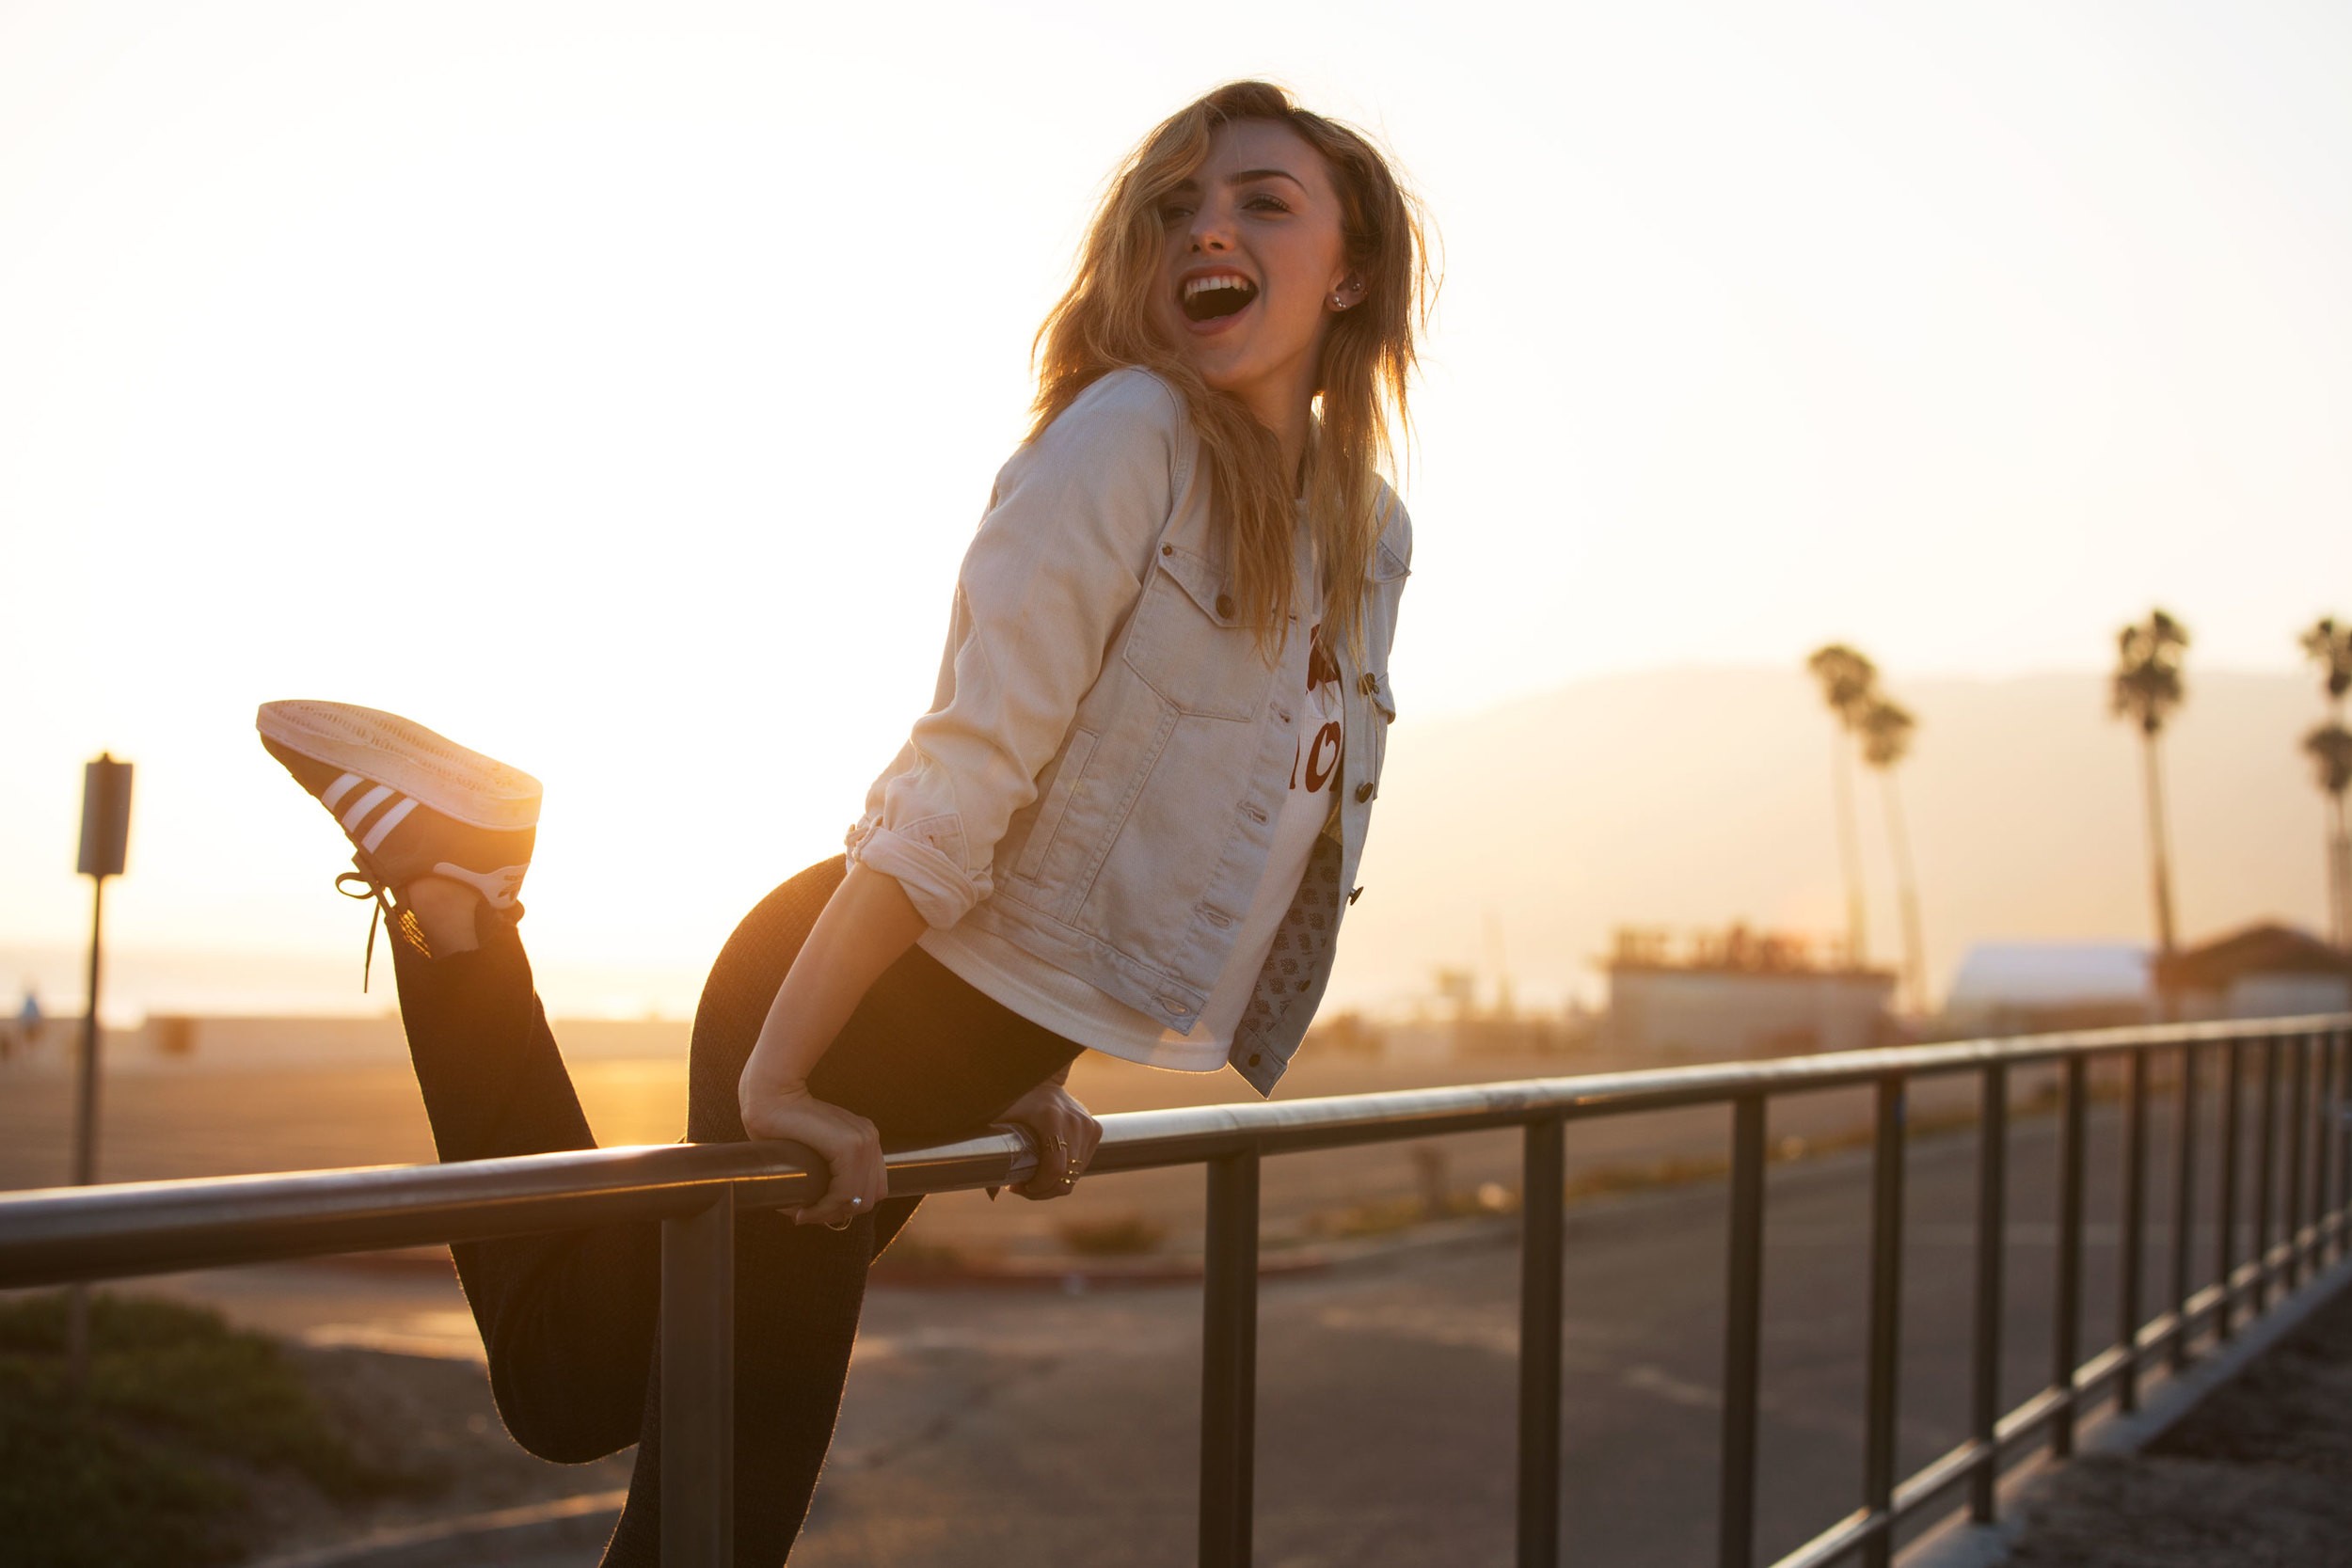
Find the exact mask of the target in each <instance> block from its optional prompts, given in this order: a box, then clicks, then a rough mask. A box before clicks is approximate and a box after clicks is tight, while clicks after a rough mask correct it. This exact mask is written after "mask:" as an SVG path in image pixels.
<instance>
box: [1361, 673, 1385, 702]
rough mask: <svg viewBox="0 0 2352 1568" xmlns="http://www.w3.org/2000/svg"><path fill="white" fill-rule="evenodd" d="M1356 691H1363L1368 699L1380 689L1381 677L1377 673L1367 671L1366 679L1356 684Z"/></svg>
mask: <svg viewBox="0 0 2352 1568" xmlns="http://www.w3.org/2000/svg"><path fill="white" fill-rule="evenodd" d="M1356 689H1357V690H1359V691H1361V692H1362V693H1363V694H1364V695H1365V696H1367V697H1369V696H1371V695H1372V694H1373V693H1374V692H1375V691H1377V690H1379V689H1380V677H1379V675H1378V674H1376V673H1374V672H1373V671H1370V670H1367V671H1365V672H1364V678H1363V679H1362V680H1359V681H1358V682H1357V683H1356Z"/></svg>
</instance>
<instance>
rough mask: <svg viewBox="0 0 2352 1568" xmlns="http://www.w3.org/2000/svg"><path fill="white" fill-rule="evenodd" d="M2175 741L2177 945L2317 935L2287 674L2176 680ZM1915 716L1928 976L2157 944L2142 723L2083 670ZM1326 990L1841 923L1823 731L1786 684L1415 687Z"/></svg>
mask: <svg viewBox="0 0 2352 1568" xmlns="http://www.w3.org/2000/svg"><path fill="white" fill-rule="evenodd" d="M2189 679H2190V694H2189V704H2188V706H2187V708H2186V709H2185V711H2184V712H2183V713H2182V714H2181V716H2180V717H2179V719H2178V720H2177V721H2176V722H2175V724H2174V725H2173V727H2172V729H2171V730H2170V731H2169V732H2168V735H2167V739H2166V767H2167V781H2166V782H2167V787H2168V789H2169V795H2170V806H2171V827H2172V845H2173V851H2174V863H2175V882H2174V888H2175V897H2176V902H2177V908H2178V910H2179V913H2180V919H2181V923H2182V929H2183V932H2184V935H2185V937H2186V938H2188V939H2191V940H2194V939H2196V938H2199V937H2201V936H2205V935H2209V934H2212V933H2214V932H2217V931H2219V930H2222V929H2224V928H2227V927H2233V926H2236V925H2239V924H2241V923H2243V922H2246V921H2250V920H2254V919H2258V918H2276V919H2284V920H2287V921H2290V922H2293V923H2295V924H2297V925H2301V926H2304V927H2310V928H2313V929H2319V928H2321V927H2322V923H2323V922H2324V918H2325V909H2326V903H2325V882H2324V870H2323V865H2322V860H2321V848H2320V846H2321V832H2322V828H2321V810H2320V797H2319V794H2318V792H2317V790H2316V789H2315V788H2314V787H2313V786H2312V783H2311V779H2310V774H2309V768H2308V765H2307V764H2306V762H2305V761H2304V759H2303V757H2302V754H2301V752H2300V751H2299V750H2298V742H2299V738H2300V736H2302V734H2303V733H2304V731H2305V730H2307V729H2308V728H2309V727H2310V726H2311V725H2312V723H2313V722H2314V721H2316V720H2317V718H2318V713H2317V708H2318V699H2317V696H2316V693H2315V692H2314V690H2313V689H2312V682H2310V681H2309V680H2307V679H2304V678H2301V677H2299V676H2290V675H2242V674H2230V673H2208V672H2203V671H2198V670H2195V669H2194V668H2192V670H2191V672H2190V676H2189ZM1890 689H1892V691H1893V694H1894V695H1895V696H1896V697H1897V698H1898V700H1899V701H1900V702H1902V703H1903V704H1904V705H1907V706H1909V707H1910V708H1911V710H1912V711H1913V712H1914V713H1915V714H1916V715H1917V717H1918V720H1919V730H1918V734H1917V737H1916V739H1917V744H1916V747H1915V752H1914V755H1913V756H1912V758H1911V760H1910V761H1909V762H1908V763H1906V764H1905V765H1904V767H1903V769H1902V774H1901V787H1902V789H1903V792H1904V805H1905V808H1906V810H1907V812H1908V814H1909V816H1910V819H1911V827H1912V833H1913V840H1914V844H1915V852H1916V855H1917V860H1918V866H1919V880H1920V894H1921V902H1922V911H1923V920H1924V924H1925V926H1926V929H1927V942H1928V949H1929V962H1930V972H1931V985H1932V987H1933V989H1934V991H1935V993H1936V994H1937V995H1938V996H1941V994H1942V992H1943V990H1944V988H1945V986H1946V985H1947V984H1948V982H1949V980H1950V976H1951V974H1952V972H1953V970H1954V969H1955V968H1956V967H1957V965H1958V963H1959V960H1960V957H1961V955H1962V953H1963V951H1964V950H1965V949H1966V948H1967V947H1968V945H1969V944H1970V943H1972V942H1979V941H1986V940H1992V939H1995V938H2011V939H2015V938H2028V939H2030V938H2040V937H2076V938H2124V939H2137V940H2147V939H2149V938H2150V936H2151V935H2152V931H2153V922H2152V916H2151V914H2150V912H2149V910H2150V905H2149V892H2148V873H2147V857H2146V852H2145V848H2144V846H2145V842H2146V839H2145V832H2146V830H2145V818H2144V816H2143V815H2142V811H2141V805H2140V774H2139V758H2138V751H2137V736H2136V735H2135V734H2134V732H2132V731H2131V730H2129V729H2128V728H2127V727H2126V726H2124V725H2122V724H2121V723H2118V722H2115V721H2111V720H2109V719H2108V718H2107V717H2106V682H2105V680H2104V678H2102V677H2099V676H2095V675H2089V674H2067V675H2035V676H2026V677H2021V678H2017V679H2012V680H1998V681H1966V680H1920V681H1905V680H1902V679H1901V678H1900V677H1899V676H1898V677H1895V678H1894V679H1893V680H1891V681H1890ZM1401 696H1402V701H1401V705H1400V706H1401V716H1400V718H1399V720H1398V721H1397V727H1396V730H1395V734H1394V736H1393V737H1392V741H1391V748H1390V759H1391V760H1390V764H1389V773H1388V778H1387V781H1386V782H1385V783H1384V784H1383V786H1382V789H1381V800H1380V809H1379V811H1378V812H1377V813H1376V814H1375V820H1374V826H1373V840H1372V844H1371V846H1370V847H1369V849H1368V851H1367V854H1366V859H1365V865H1364V872H1363V877H1362V881H1363V884H1364V887H1365V892H1364V895H1363V898H1362V900H1361V902H1360V903H1359V905H1358V906H1357V907H1356V908H1355V909H1354V910H1353V911H1350V914H1349V920H1348V940H1347V942H1345V943H1344V951H1343V957H1342V959H1341V967H1340V971H1339V973H1338V974H1336V975H1335V976H1334V978H1333V992H1332V997H1333V1001H1334V1003H1335V1004H1360V1005H1375V1006H1378V1005H1383V1004H1390V1003H1394V1002H1398V1001H1402V1000H1404V999H1406V998H1407V997H1410V996H1413V995H1416V994H1421V993H1424V992H1426V990H1428V984H1429V973H1430V969H1431V967H1432V966H1433V965H1435V964H1438V963H1476V964H1479V965H1480V966H1481V967H1482V971H1484V970H1485V969H1486V964H1487V949H1488V941H1487V937H1486V930H1487V922H1488V915H1489V912H1490V911H1491V913H1492V914H1493V915H1495V916H1498V917H1499V918H1500V922H1501V927H1502V936H1503V940H1504V942H1505V949H1506V957H1507V961H1508V965H1509V967H1510V969H1511V971H1512V973H1513V974H1514V976H1515V979H1516V981H1517V983H1518V987H1519V990H1520V993H1521V995H1522V997H1523V998H1533V999H1538V1000H1548V999H1554V998H1557V997H1559V996H1560V995H1562V994H1564V993H1565V992H1567V991H1569V990H1580V991H1581V992H1582V993H1583V994H1585V995H1586V996H1588V997H1591V998H1596V999H1597V997H1598V996H1599V994H1600V982H1599V975H1598V973H1597V971H1596V970H1595V969H1594V968H1593V966H1592V960H1593V959H1594V958H1597V956H1599V955H1600V954H1601V953H1603V952H1604V951H1605V950H1606V947H1607V945H1608V942H1609V933H1610V930H1611V928H1612V927H1614V926H1616V925H1619V924H1625V923H1634V924H1645V925H1662V926H1672V927H1703V926H1705V927H1712V926H1721V925H1724V924H1726V923H1728V922H1730V921H1732V920H1735V919H1740V920H1745V921H1747V922H1749V923H1750V924H1752V925H1761V926H1770V927H1786V928H1790V929H1795V930H1801V931H1805V932H1810V933H1814V934H1817V935H1821V936H1835V935H1837V934H1839V933H1840V932H1841V931H1842V927H1843V923H1844V918H1845V917H1844V894H1843V891H1842V887H1841V883H1840V881H1839V871H1838V863H1837V847H1836V830H1835V823H1834V819H1833V816H1832V804H1831V793H1830V771H1829V768H1830V720H1829V716H1828V714H1827V713H1826V712H1825V711H1824V710H1823V709H1822V707H1821V705H1820V700H1819V698H1818V697H1817V695H1816V693H1815V690H1814V688H1813V686H1812V684H1811V682H1810V681H1809V680H1808V679H1807V678H1805V677H1804V675H1803V674H1802V673H1793V672H1792V673H1786V674H1783V673H1771V672H1762V671H1756V670H1712V671H1710V670H1680V671H1664V672H1657V673H1645V674H1633V675H1624V676H1618V677H1613V678H1607V679H1598V680H1591V681H1582V682H1579V683H1577V684H1575V685H1573V686H1568V687H1565V688H1563V689H1559V690H1557V691H1554V692H1551V693H1549V694H1547V695H1544V696H1539V697H1532V698H1527V699H1524V700H1521V701H1517V702H1513V703H1510V704H1507V705H1503V706H1501V707H1497V708H1494V709H1491V710H1489V711H1486V712H1483V713H1479V714H1474V715H1471V716H1468V717H1463V718H1454V719H1445V720H1436V721H1421V720H1418V719H1417V718H1416V717H1415V715H1414V713H1413V699H1412V690H1411V687H1410V684H1409V682H1408V683H1407V684H1406V686H1405V688H1404V689H1403V691H1402V694H1401ZM1863 806H1864V812H1863V818H1862V824H1863V838H1864V852H1865V855H1866V858H1867V866H1868V874H1869V883H1868V891H1869V899H1870V905H1869V916H1870V956H1871V958H1873V959H1874V960H1881V961H1886V962H1890V963H1891V962H1892V961H1894V960H1895V959H1896V958H1898V957H1899V951H1900V949H1899V930H1898V927H1897V925H1896V911H1895V904H1894V896H1893V882H1892V873H1891V871H1890V869H1889V860H1888V853H1887V848H1886V833H1885V827H1884V822H1883V817H1882V816H1881V814H1880V804H1879V799H1878V793H1877V788H1876V784H1875V780H1873V779H1870V778H1867V776H1866V778H1865V782H1864V795H1863Z"/></svg>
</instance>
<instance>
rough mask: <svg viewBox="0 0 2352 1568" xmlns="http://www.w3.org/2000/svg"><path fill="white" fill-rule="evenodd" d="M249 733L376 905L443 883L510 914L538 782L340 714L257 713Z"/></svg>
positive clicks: (413, 732)
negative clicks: (302, 796)
mask: <svg viewBox="0 0 2352 1568" xmlns="http://www.w3.org/2000/svg"><path fill="white" fill-rule="evenodd" d="M253 724H254V728H256V729H258V730H260V731H261V732H262V745H263V746H264V747H266V748H268V750H269V754H270V755H272V756H274V757H276V758H277V759H278V761H279V762H282V763H284V764H285V765H286V770H287V771H288V772H290V773H292V774H293V775H294V781H295V782H296V783H297V784H301V785H302V787H303V788H305V789H307V790H309V791H310V793H311V795H313V796H314V797H316V798H317V800H318V802H319V804H321V805H323V806H325V807H326V809H327V810H328V811H329V812H332V813H333V814H334V816H335V820H336V821H337V822H339V823H341V824H342V830H343V836H345V837H346V838H348V839H350V840H351V844H352V849H353V855H352V863H353V864H355V865H357V866H358V868H359V871H358V877H359V879H363V880H365V881H366V882H368V883H369V884H370V887H369V890H368V892H369V894H370V895H373V896H375V897H376V898H377V900H378V902H379V903H380V902H381V901H382V895H383V890H385V889H386V888H403V887H406V886H407V885H408V884H409V883H411V882H414V881H416V880H417V879H420V878H423V877H445V878H447V879H450V880H452V881H456V882H464V883H466V884H467V885H468V886H469V887H471V888H473V889H474V890H475V891H477V892H479V893H480V894H481V895H482V897H483V900H484V901H485V903H487V904H488V905H489V906H490V907H491V908H492V909H494V910H505V911H511V910H514V909H515V908H516V903H515V900H516V897H517V896H518V895H520V894H521V892H522V885H523V873H524V872H526V871H528V870H529V869H530V868H531V847H532V839H533V838H534V837H535V836H536V834H537V832H538V824H539V795H540V790H539V781H538V780H536V779H534V778H532V776H531V775H530V774H528V773H525V772H523V771H521V770H520V769H518V768H509V767H507V766H506V765H505V764H504V763H502V762H498V761H495V760H493V759H492V758H489V757H485V756H484V755H483V754H482V753H481V752H470V751H468V750H467V749H466V748H465V747H463V746H460V745H458V744H457V743H456V742H454V741H452V740H449V739H446V738H444V737H443V736H438V735H436V734H434V733H433V732H432V731H431V730H428V729H426V728H425V727H424V726H423V725H422V724H419V723H414V722H412V721H409V720H406V719H403V718H401V717H399V716H398V715H397V714H390V713H382V712H378V711H377V710H376V709H374V708H372V707H359V706H357V705H353V704H350V703H318V702H281V703H263V704H262V708H261V711H260V712H259V713H257V714H255V715H254V720H253ZM345 875H349V873H346V874H345Z"/></svg>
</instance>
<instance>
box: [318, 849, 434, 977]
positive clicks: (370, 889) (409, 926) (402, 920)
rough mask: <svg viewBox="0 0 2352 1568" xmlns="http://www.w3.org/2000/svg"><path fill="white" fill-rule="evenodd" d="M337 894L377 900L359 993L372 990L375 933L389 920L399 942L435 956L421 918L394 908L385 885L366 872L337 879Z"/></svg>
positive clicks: (370, 918) (361, 966)
mask: <svg viewBox="0 0 2352 1568" xmlns="http://www.w3.org/2000/svg"><path fill="white" fill-rule="evenodd" d="M335 891H336V892H337V893H340V894H342V895H343V896H344V897H346V898H369V899H373V900H374V901H375V908H374V909H373V911H369V914H368V950H367V955H366V957H364V958H361V959H360V960H359V990H361V991H362V992H364V991H366V990H367V989H368V982H369V981H370V979H371V978H373V974H374V970H375V930H376V927H379V926H381V925H383V924H384V923H385V921H386V920H388V919H389V921H390V922H391V925H392V929H393V930H394V932H395V933H397V939H398V940H402V941H405V942H409V943H411V944H413V945H414V946H415V947H416V949H417V951H418V952H420V953H421V954H423V955H424V956H425V957H426V958H431V957H432V956H433V949H432V948H430V947H428V946H426V945H425V940H424V930H423V928H422V927H420V926H419V925H418V924H417V917H416V916H415V915H414V914H412V913H410V912H409V911H406V910H404V909H395V908H393V907H392V901H391V899H390V898H389V896H387V895H386V894H385V891H384V884H383V883H382V882H379V881H377V880H376V879H374V878H373V877H371V876H369V875H368V874H367V873H366V872H364V871H346V872H343V873H342V875H341V876H339V877H337V878H336V879H335Z"/></svg>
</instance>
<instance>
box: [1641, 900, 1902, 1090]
mask: <svg viewBox="0 0 2352 1568" xmlns="http://www.w3.org/2000/svg"><path fill="white" fill-rule="evenodd" d="M1601 968H1602V969H1603V971H1604V972H1606V974H1608V976H1609V1012H1608V1017H1607V1019H1606V1021H1605V1022H1604V1023H1603V1024H1602V1026H1601V1039H1602V1043H1603V1044H1604V1045H1605V1046H1606V1047H1608V1048H1610V1049H1613V1050H1617V1051H1623V1052H1627V1053H1655V1054H1658V1055H1665V1056H1677V1057H1691V1058H1696V1059H1716V1058H1722V1057H1726V1056H1789V1055H1798V1054H1802V1053H1806V1052H1814V1051H1855V1050H1860V1049H1862V1048H1864V1047H1866V1046H1872V1045H1877V1044H1880V1043H1882V1042H1883V1041H1884V1040H1885V1039H1886V1038H1887V1037H1888V1036H1889V1034H1890V1032H1891V1030H1892V1027H1893V1024H1892V1020H1891V1018H1890V1015H1889V1008H1890V1006H1891V1005H1892V1003H1893V1001H1894V995H1895V974H1894V972H1893V971H1891V970H1883V969H1870V968H1866V967H1862V966H1859V965H1854V964H1851V963H1849V962H1848V961H1847V960H1846V958H1845V955H1844V954H1843V953H1842V952H1841V951H1838V950H1836V949H1834V948H1830V949H1826V950H1824V949H1821V948H1817V946H1816V944H1814V943H1813V942H1808V941H1806V940H1805V939H1804V938H1801V937H1794V936H1788V935H1786V934H1782V933H1776V932H1766V931H1750V930H1749V929H1748V928H1747V927H1745V926H1733V927H1729V928H1728V929H1725V930H1722V931H1708V932H1701V933H1698V934H1696V935H1694V936H1692V937H1690V938H1688V939H1687V940H1685V941H1683V942H1679V943H1677V942H1676V940H1675V938H1674V936H1673V934H1672V933H1670V932H1666V931H1661V930H1656V929H1650V928H1643V927H1619V928H1618V930H1617V932H1616V935H1615V948H1614V951H1613V952H1612V953H1611V954H1610V956H1609V957H1608V958H1607V959H1605V960H1604V961H1603V962H1602V964H1601Z"/></svg>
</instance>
